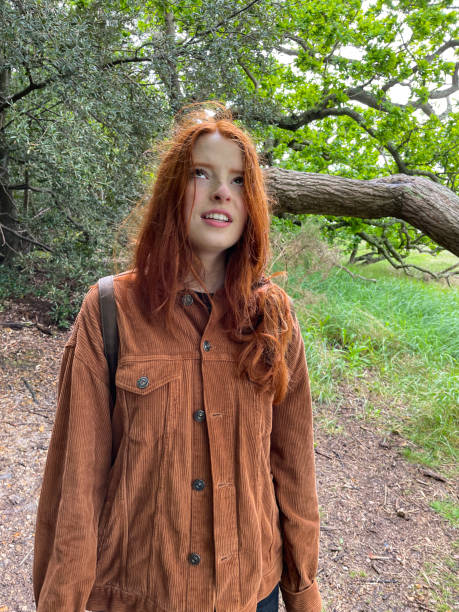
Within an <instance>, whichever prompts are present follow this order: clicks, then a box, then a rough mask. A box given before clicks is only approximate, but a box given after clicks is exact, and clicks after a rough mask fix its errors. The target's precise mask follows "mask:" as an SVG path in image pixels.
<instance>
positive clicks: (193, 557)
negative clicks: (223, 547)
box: [188, 553, 201, 565]
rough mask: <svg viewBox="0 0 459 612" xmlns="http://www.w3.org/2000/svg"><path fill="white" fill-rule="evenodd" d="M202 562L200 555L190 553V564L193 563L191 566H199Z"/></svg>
mask: <svg viewBox="0 0 459 612" xmlns="http://www.w3.org/2000/svg"><path fill="white" fill-rule="evenodd" d="M200 562H201V557H200V556H199V555H198V553H190V554H189V555H188V563H191V565H199V563H200Z"/></svg>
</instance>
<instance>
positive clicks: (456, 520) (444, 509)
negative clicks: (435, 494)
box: [430, 499, 459, 527]
mask: <svg viewBox="0 0 459 612" xmlns="http://www.w3.org/2000/svg"><path fill="white" fill-rule="evenodd" d="M430 506H431V507H432V508H433V509H434V510H435V512H438V514H441V516H443V517H444V518H446V519H447V520H448V521H449V522H450V523H451V524H452V525H453V527H459V505H458V504H457V502H455V501H454V500H453V499H442V500H440V499H436V500H434V501H432V502H430Z"/></svg>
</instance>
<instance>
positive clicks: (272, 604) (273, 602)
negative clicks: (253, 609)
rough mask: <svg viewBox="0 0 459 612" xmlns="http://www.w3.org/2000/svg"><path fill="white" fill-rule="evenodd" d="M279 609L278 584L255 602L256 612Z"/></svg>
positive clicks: (268, 611) (270, 611)
mask: <svg viewBox="0 0 459 612" xmlns="http://www.w3.org/2000/svg"><path fill="white" fill-rule="evenodd" d="M278 610H279V585H278V584H276V586H275V587H274V590H273V591H271V593H270V594H269V595H268V597H265V598H264V599H262V600H261V601H259V602H258V604H257V612H277V611H278Z"/></svg>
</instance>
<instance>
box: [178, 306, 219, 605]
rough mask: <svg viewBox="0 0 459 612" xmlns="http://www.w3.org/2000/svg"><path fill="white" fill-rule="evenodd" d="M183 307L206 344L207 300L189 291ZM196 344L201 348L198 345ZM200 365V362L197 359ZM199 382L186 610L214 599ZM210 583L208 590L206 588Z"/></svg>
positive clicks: (194, 414)
mask: <svg viewBox="0 0 459 612" xmlns="http://www.w3.org/2000/svg"><path fill="white" fill-rule="evenodd" d="M181 304H182V308H184V310H185V312H186V313H187V314H188V316H189V317H190V319H192V321H193V323H194V325H196V329H199V328H200V329H201V330H204V331H203V333H202V335H198V336H197V342H198V343H199V344H200V345H201V348H202V347H203V342H204V338H205V328H206V327H207V326H208V319H209V313H208V312H207V308H206V306H205V305H204V304H201V303H200V301H199V300H198V299H194V298H193V296H192V295H190V294H184V295H183V296H182V299H181ZM196 348H198V349H199V346H197V347H196ZM196 367H197V368H200V363H199V362H196ZM196 378H197V380H199V383H195V384H194V388H193V394H192V401H191V413H190V415H189V418H190V419H191V420H192V435H191V481H190V482H189V485H188V486H189V495H190V541H189V546H188V557H187V559H186V560H185V562H186V563H187V565H188V580H187V582H188V584H187V589H186V593H187V595H186V598H187V599H186V610H195V609H196V602H197V601H200V602H201V601H202V602H203V606H205V609H208V610H213V606H214V599H215V570H214V565H215V559H214V558H215V555H214V545H213V529H212V521H213V511H212V504H213V499H212V474H211V468H210V466H211V460H210V454H209V437H208V430H207V413H206V410H205V406H204V402H203V389H202V387H201V388H198V386H199V385H200V384H202V383H201V380H202V379H201V376H198V377H196ZM203 584H207V585H209V586H208V592H207V593H204V592H203Z"/></svg>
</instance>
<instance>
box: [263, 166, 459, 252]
mask: <svg viewBox="0 0 459 612" xmlns="http://www.w3.org/2000/svg"><path fill="white" fill-rule="evenodd" d="M264 173H265V176H266V179H267V182H268V185H269V187H270V189H271V191H272V193H273V194H274V196H275V197H276V198H277V201H278V205H277V207H276V209H275V210H276V214H279V213H292V214H319V215H333V216H338V217H359V218H361V219H378V218H381V217H394V218H396V219H402V220H403V221H406V222H407V223H409V224H410V225H412V226H413V227H416V228H417V229H419V230H421V231H422V232H424V234H426V235H427V236H429V237H430V238H431V239H432V240H434V241H435V242H436V243H437V244H439V245H441V246H442V247H444V248H445V249H448V250H449V251H451V252H452V253H454V254H455V255H458V256H459V223H458V219H459V197H458V196H457V195H456V194H454V193H453V192H452V191H450V190H449V189H447V188H446V187H444V186H443V185H441V184H440V183H434V182H433V181H431V180H429V179H427V178H424V177H419V176H416V177H414V176H407V175H405V174H396V175H393V176H387V177H384V178H378V179H371V180H367V181H361V180H357V179H348V178H342V177H338V176H329V175H325V174H313V173H303V172H295V171H293V170H281V169H280V168H266V169H265V170H264Z"/></svg>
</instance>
